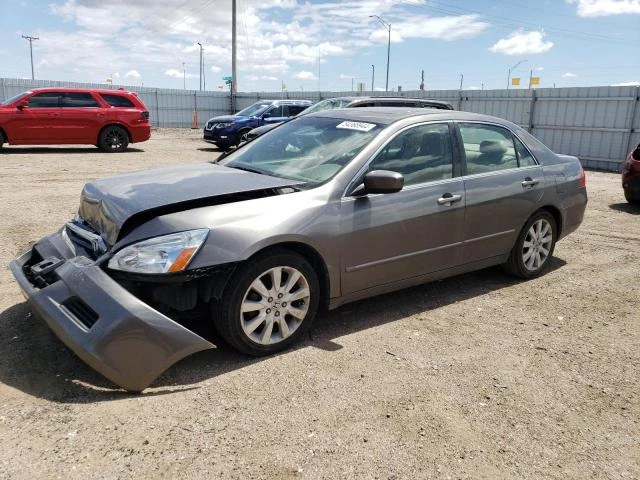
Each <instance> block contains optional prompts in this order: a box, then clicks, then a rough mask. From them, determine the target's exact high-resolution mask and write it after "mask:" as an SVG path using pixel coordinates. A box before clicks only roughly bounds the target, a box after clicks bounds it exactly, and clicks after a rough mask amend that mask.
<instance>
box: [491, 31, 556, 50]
mask: <svg viewBox="0 0 640 480" xmlns="http://www.w3.org/2000/svg"><path fill="white" fill-rule="evenodd" d="M545 35H546V34H545V33H544V32H543V31H542V30H539V31H538V30H534V31H532V32H527V31H525V30H523V29H519V30H516V31H515V32H511V33H510V34H509V36H508V37H507V38H502V39H500V40H498V41H497V42H496V43H495V44H494V45H493V46H491V47H489V51H491V52H493V53H502V54H504V55H524V54H534V53H543V52H546V51H548V50H550V49H551V47H553V42H545V41H544V37H545Z"/></svg>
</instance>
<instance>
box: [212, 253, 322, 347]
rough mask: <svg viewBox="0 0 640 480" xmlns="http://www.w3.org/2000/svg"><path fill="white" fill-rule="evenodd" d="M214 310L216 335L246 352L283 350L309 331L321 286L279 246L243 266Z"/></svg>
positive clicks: (309, 270) (298, 260)
mask: <svg viewBox="0 0 640 480" xmlns="http://www.w3.org/2000/svg"><path fill="white" fill-rule="evenodd" d="M229 285H230V290H231V291H230V292H229V291H228V292H225V295H224V299H223V300H222V305H221V306H220V307H219V308H218V309H217V311H214V319H215V323H216V327H217V329H218V332H219V333H220V335H221V336H222V337H223V338H224V339H225V340H226V341H227V342H229V343H230V344H231V345H232V346H233V347H235V348H236V349H238V350H240V351H241V352H244V353H247V354H249V355H268V354H271V353H274V352H277V351H280V350H283V349H285V348H287V347H288V346H290V345H291V344H293V343H294V342H295V341H296V340H298V339H299V338H300V337H301V336H302V335H303V334H304V332H306V331H307V330H308V328H309V327H310V326H311V323H312V322H313V319H314V317H315V315H316V311H317V309H318V303H319V293H320V288H319V284H318V277H317V275H316V273H315V271H314V270H313V267H312V266H311V265H310V264H309V262H307V261H306V260H305V259H304V258H302V257H301V256H299V255H296V254H294V253H289V252H288V251H285V250H281V251H278V252H276V253H272V254H271V255H268V256H263V257H258V258H256V259H255V260H252V261H250V263H247V264H245V265H244V266H242V267H241V268H240V269H239V270H238V272H236V274H235V275H234V277H233V278H232V279H231V280H230V281H229Z"/></svg>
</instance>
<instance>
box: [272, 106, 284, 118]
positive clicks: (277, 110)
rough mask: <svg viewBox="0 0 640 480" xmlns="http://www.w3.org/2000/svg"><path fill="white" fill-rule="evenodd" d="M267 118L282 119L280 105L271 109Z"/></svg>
mask: <svg viewBox="0 0 640 480" xmlns="http://www.w3.org/2000/svg"><path fill="white" fill-rule="evenodd" d="M269 116H270V117H271V118H278V117H284V113H283V109H282V105H278V106H277V107H273V108H271V110H269Z"/></svg>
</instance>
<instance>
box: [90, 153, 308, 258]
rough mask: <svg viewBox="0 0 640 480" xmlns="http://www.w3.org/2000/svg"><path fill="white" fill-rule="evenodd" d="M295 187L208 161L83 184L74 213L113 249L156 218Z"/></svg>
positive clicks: (258, 196) (282, 181)
mask: <svg viewBox="0 0 640 480" xmlns="http://www.w3.org/2000/svg"><path fill="white" fill-rule="evenodd" d="M299 183H300V182H299V181H293V180H286V179H281V178H276V177H270V176H268V175H261V174H257V173H251V172H246V171H243V170H237V169H234V168H229V167H225V166H223V165H217V164H211V163H203V164H195V165H186V166H185V165H181V166H175V167H169V168H163V169H157V170H148V171H143V172H137V173H132V174H128V175H122V176H117V177H111V178H106V179H102V180H97V181H95V182H91V183H87V184H86V185H85V186H84V188H83V190H82V194H81V197H80V208H79V210H78V214H79V216H80V217H81V218H82V220H84V222H86V223H87V224H88V225H89V226H90V227H91V228H92V229H93V230H94V231H95V232H97V233H98V234H99V235H100V236H101V237H102V238H103V239H104V240H105V241H106V242H107V243H108V244H109V245H113V244H114V243H115V242H116V241H117V240H118V239H119V238H120V237H121V236H122V235H124V234H126V232H128V231H130V230H131V229H133V228H135V227H136V226H137V225H140V224H141V223H144V222H145V221H147V220H150V219H151V218H153V217H156V216H158V215H163V214H167V213H175V212H179V211H183V210H189V209H191V208H198V207H203V206H207V205H219V204H222V203H231V202H236V201H241V200H248V199H252V198H260V197H265V196H271V195H278V194H279V193H282V192H281V191H280V189H283V187H291V186H294V185H296V184H299Z"/></svg>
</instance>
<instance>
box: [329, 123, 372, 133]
mask: <svg viewBox="0 0 640 480" xmlns="http://www.w3.org/2000/svg"><path fill="white" fill-rule="evenodd" d="M375 127H376V124H375V123H365V122H349V121H345V122H342V123H341V124H339V125H336V128H345V129H347V130H359V131H361V132H368V131H369V130H371V129H372V128H375Z"/></svg>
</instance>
